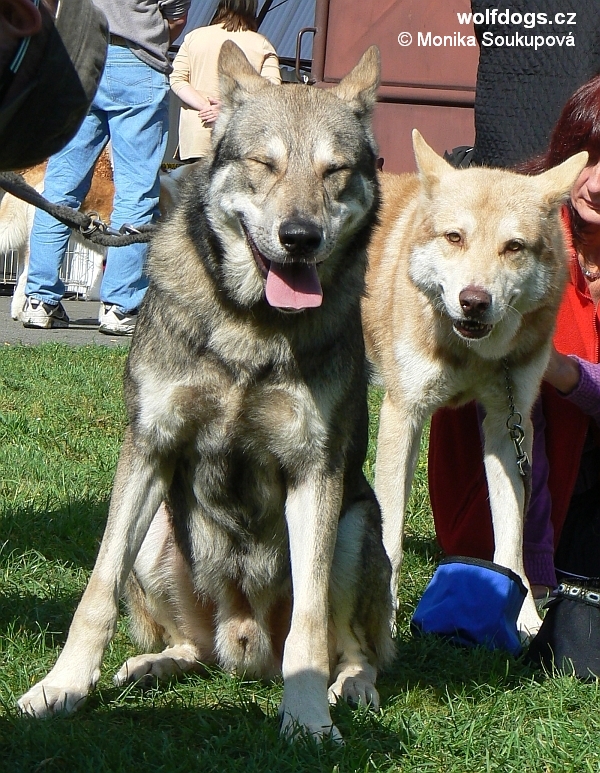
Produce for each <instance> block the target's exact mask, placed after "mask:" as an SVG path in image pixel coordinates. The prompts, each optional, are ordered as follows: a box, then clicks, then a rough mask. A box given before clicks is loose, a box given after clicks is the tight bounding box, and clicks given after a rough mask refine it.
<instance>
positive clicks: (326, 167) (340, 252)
mask: <svg viewBox="0 0 600 773" xmlns="http://www.w3.org/2000/svg"><path fill="white" fill-rule="evenodd" d="M379 69H380V66H379V53H378V51H377V49H376V48H375V47H372V48H370V49H369V50H368V51H367V52H366V53H365V54H364V55H363V57H362V59H361V60H360V62H359V63H358V65H357V66H356V67H355V68H354V69H353V70H352V72H350V73H349V75H347V76H346V77H345V78H344V79H343V80H342V81H341V82H340V84H339V85H338V86H336V87H334V88H332V89H328V90H325V89H314V88H311V87H309V86H303V85H299V84H284V85H281V86H275V85H273V84H271V83H269V82H268V81H266V80H265V79H264V78H261V77H260V76H259V75H258V74H257V73H256V71H255V70H254V68H253V67H252V66H251V65H250V63H249V62H248V60H247V59H246V57H245V56H244V54H243V53H242V52H241V50H240V49H239V48H238V47H237V46H236V45H235V44H233V43H231V42H226V43H225V44H224V45H223V47H222V50H221V54H220V57H219V79H220V89H221V99H222V109H221V114H220V116H219V119H218V121H217V123H216V125H215V128H214V132H213V143H214V158H213V161H212V167H211V175H210V182H209V188H208V191H207V193H208V196H207V207H206V217H207V218H208V221H209V224H210V226H211V229H212V230H213V231H214V232H215V233H216V234H217V237H218V239H219V241H220V242H221V245H222V248H223V252H222V259H221V264H220V266H219V273H220V277H221V281H222V282H223V283H224V285H225V287H226V289H227V291H228V293H229V295H230V296H231V297H232V299H233V300H234V301H235V302H236V303H238V304H240V305H242V306H245V307H248V306H252V305H254V304H257V303H265V302H266V303H268V304H270V306H272V307H275V308H279V309H282V310H288V311H289V310H293V311H301V310H304V309H306V308H310V307H316V306H320V305H321V303H322V299H323V297H324V296H325V298H326V297H327V293H328V287H330V286H331V285H332V284H333V283H335V282H337V280H338V279H339V276H340V274H342V273H343V272H345V271H352V270H354V271H364V265H363V264H364V255H363V252H364V250H363V249H362V246H363V242H364V244H366V240H367V238H368V232H369V231H370V227H371V224H372V222H373V220H374V217H375V214H374V213H375V209H376V204H377V198H378V189H377V180H376V171H375V161H376V147H375V141H374V138H373V133H372V128H371V116H372V111H373V106H374V103H375V97H376V90H377V85H378V82H379ZM363 236H364V238H363ZM350 243H352V249H348V246H349V244H350ZM357 245H358V249H357V248H356V247H357ZM353 263H356V264H357V267H356V268H354V267H353V265H352V264H353ZM358 264H360V265H358Z"/></svg>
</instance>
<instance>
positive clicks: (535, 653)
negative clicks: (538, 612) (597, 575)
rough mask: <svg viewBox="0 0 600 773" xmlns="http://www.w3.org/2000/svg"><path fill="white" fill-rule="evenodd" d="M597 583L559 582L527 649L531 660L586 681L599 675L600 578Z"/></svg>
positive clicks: (548, 669) (552, 671)
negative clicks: (591, 585) (536, 632)
mask: <svg viewBox="0 0 600 773" xmlns="http://www.w3.org/2000/svg"><path fill="white" fill-rule="evenodd" d="M586 582H587V583H589V581H586ZM595 585H596V587H590V585H589V584H583V583H579V584H577V585H575V584H570V583H567V582H563V583H561V584H560V585H559V586H558V589H557V591H556V594H555V596H554V597H553V598H551V599H550V601H549V602H548V603H547V604H546V607H545V608H546V609H547V612H546V616H545V617H544V620H543V622H542V626H541V628H540V630H539V631H538V634H537V636H536V637H535V639H534V640H533V641H532V643H531V645H530V647H529V650H528V652H527V658H528V660H529V661H530V662H532V663H535V664H538V665H541V666H543V667H544V668H545V669H546V670H547V671H548V672H549V673H558V674H566V675H573V676H577V677H579V679H583V680H586V681H587V680H592V679H596V678H597V677H600V589H599V588H600V582H598V580H595Z"/></svg>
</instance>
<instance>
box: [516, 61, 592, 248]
mask: <svg viewBox="0 0 600 773" xmlns="http://www.w3.org/2000/svg"><path fill="white" fill-rule="evenodd" d="M582 150H587V152H588V153H589V154H590V160H591V161H594V160H595V161H597V160H598V159H600V75H596V76H595V77H594V78H592V79H591V80H589V81H588V82H587V83H584V84H583V86H581V87H580V88H578V89H577V91H576V92H575V93H574V94H573V96H572V97H570V99H569V100H568V101H567V103H566V104H565V106H564V108H563V111H562V113H561V114H560V118H559V119H558V121H557V122H556V125H555V127H554V129H553V130H552V135H551V136H550V144H549V145H548V150H547V151H546V152H545V153H544V155H543V156H539V157H538V158H534V159H532V160H531V161H527V162H525V163H523V164H520V165H519V166H518V167H517V171H519V172H523V173H525V174H539V173H541V172H545V171H546V170H547V169H551V168H552V167H553V166H558V164H562V162H563V161H566V160H567V158H570V157H571V156H574V155H575V154H576V153H579V152H580V151H582ZM595 161H594V163H595ZM568 207H569V213H570V216H571V226H572V230H573V239H574V241H575V242H581V241H582V240H583V232H584V230H585V223H584V221H583V220H582V219H581V217H580V216H579V214H578V213H577V212H576V211H575V209H574V208H573V206H572V205H571V203H570V202H568Z"/></svg>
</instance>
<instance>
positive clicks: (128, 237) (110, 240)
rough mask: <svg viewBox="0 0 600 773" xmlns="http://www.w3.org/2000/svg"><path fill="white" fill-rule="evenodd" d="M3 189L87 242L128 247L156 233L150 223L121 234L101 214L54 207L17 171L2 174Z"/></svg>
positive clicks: (127, 228) (126, 228)
mask: <svg viewBox="0 0 600 773" xmlns="http://www.w3.org/2000/svg"><path fill="white" fill-rule="evenodd" d="M0 188H3V189H4V190H5V191H7V192H8V193H10V194H11V195H12V196H16V197H17V198H18V199H22V200H23V201H26V202H27V203H28V204H32V205H33V206H34V207H38V208H39V209H43V210H44V212H47V213H48V214H49V215H52V217H54V218H56V220H60V222H61V223H64V225H66V226H68V227H69V228H71V229H72V230H74V231H78V232H79V233H80V234H81V236H83V237H84V239H87V240H88V241H90V242H93V243H94V244H99V245H101V246H102V247H126V246H127V245H129V244H140V243H144V242H149V241H150V239H151V238H152V234H153V233H154V231H155V230H156V225H155V224H154V223H148V224H147V225H139V226H132V225H129V224H125V225H122V226H121V228H119V230H118V231H117V230H116V229H115V228H111V227H110V226H109V225H108V224H107V223H105V222H104V221H103V220H101V219H100V216H99V215H98V213H97V212H90V213H88V214H85V213H83V212H80V211H79V210H77V209H72V208H71V207H66V206H64V205H63V204H53V203H52V202H51V201H48V199H45V198H44V197H43V196H42V195H41V194H40V193H38V192H37V191H36V190H35V188H32V187H31V185H28V184H27V183H26V182H25V180H24V179H23V177H21V175H20V174H17V173H16V172H2V173H0Z"/></svg>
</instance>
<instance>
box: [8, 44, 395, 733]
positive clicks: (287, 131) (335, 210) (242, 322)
mask: <svg viewBox="0 0 600 773" xmlns="http://www.w3.org/2000/svg"><path fill="white" fill-rule="evenodd" d="M219 68H220V81H221V94H222V99H223V108H222V112H221V116H220V118H219V121H218V122H217V125H216V127H215V130H214V137H213V140H214V158H213V159H212V160H211V161H210V162H209V163H206V164H203V165H201V166H199V167H198V169H197V170H196V171H195V172H193V173H192V174H191V175H190V176H189V179H188V181H187V183H186V185H185V186H184V191H183V195H182V200H181V202H180V204H179V205H178V207H177V208H176V210H175V211H174V212H173V214H172V215H171V216H170V217H169V218H168V219H167V220H166V221H165V223H164V225H163V227H162V228H161V229H160V232H159V233H158V235H157V237H156V239H155V241H154V243H153V244H152V247H151V250H150V256H149V273H150V279H151V282H150V287H149V289H148V293H147V295H146V298H145V300H144V303H143V305H142V308H141V309H140V319H139V322H138V325H137V329H136V333H135V336H134V338H133V341H132V344H131V350H130V354H129V359H128V363H127V369H126V375H125V397H126V402H127V408H128V412H129V418H130V425H129V428H128V430H127V433H126V437H125V442H124V444H123V448H122V451H121V456H120V458H119V464H118V467H117V473H116V477H115V483H114V487H113V495H112V500H111V505H110V511H109V517H108V523H107V526H106V531H105V534H104V538H103V541H102V545H101V547H100V553H99V556H98V560H97V562H96V566H95V568H94V571H93V574H92V577H91V579H90V582H89V585H88V587H87V589H86V591H85V594H84V596H83V599H82V601H81V603H80V605H79V608H78V609H77V611H76V613H75V617H74V619H73V623H72V625H71V629H70V631H69V636H68V639H67V642H66V644H65V647H64V650H63V651H62V653H61V655H60V657H59V659H58V661H57V663H56V665H55V666H54V668H53V669H52V671H51V672H50V673H49V674H48V676H46V677H45V678H44V679H43V680H42V681H41V682H40V683H39V684H37V685H36V686H34V687H33V688H32V689H31V690H30V691H29V692H28V693H27V694H26V695H24V696H23V697H22V698H21V700H20V702H19V705H20V706H21V709H22V710H23V711H24V712H27V713H28V714H31V715H34V716H48V715H52V714H54V713H57V712H60V711H73V710H75V709H76V708H77V706H78V705H79V704H80V703H81V702H82V701H83V700H84V699H85V697H86V695H87V694H88V692H89V690H90V689H91V688H92V687H93V686H94V685H95V684H96V683H97V681H98V678H99V675H100V663H101V660H102V654H103V652H104V649H105V647H106V646H107V645H108V642H109V641H110V639H111V637H112V635H113V632H114V629H115V625H116V620H117V613H118V607H117V604H118V598H119V596H120V594H121V593H122V591H123V590H124V589H125V585H126V583H127V600H128V603H129V608H130V613H131V617H132V623H133V632H134V635H135V638H136V639H137V641H138V643H139V644H140V646H141V647H142V648H143V649H142V652H144V653H145V654H143V655H139V656H137V657H133V658H130V660H128V661H127V663H125V664H124V666H123V667H122V668H121V670H120V671H119V672H118V674H117V676H116V682H117V683H118V684H123V683H125V682H128V681H139V680H143V681H144V680H146V679H147V678H148V679H161V678H168V677H169V676H172V675H175V674H179V673H181V672H184V671H192V670H201V669H202V663H218V664H219V665H221V666H223V667H224V668H228V669H229V668H232V669H236V670H238V671H239V672H241V673H247V674H248V675H252V676H254V677H270V676H271V675H273V674H274V673H276V672H277V671H278V670H279V669H282V670H283V678H284V693H283V701H282V705H281V716H282V728H283V732H284V733H286V734H287V735H293V734H294V733H295V732H296V731H300V732H305V733H309V734H313V735H314V736H316V737H317V738H319V737H321V736H322V735H323V734H331V735H332V736H333V737H334V738H336V737H339V734H338V731H337V730H336V728H335V727H333V726H332V723H331V716H330V712H329V706H328V688H329V700H330V701H335V700H337V699H338V698H343V699H345V700H348V701H350V702H352V703H356V702H364V703H371V704H374V705H377V702H378V696H377V691H376V689H375V678H376V674H377V669H378V667H379V666H381V665H382V664H383V663H385V661H386V660H388V659H389V658H390V657H391V655H392V653H393V646H392V640H391V636H390V632H389V624H388V623H389V617H390V615H391V613H392V599H391V597H390V592H389V588H390V577H391V567H390V563H389V561H388V559H387V556H386V553H385V550H384V548H383V543H382V535H381V514H380V511H379V507H378V504H377V500H376V498H375V495H374V493H373V491H372V490H371V488H370V487H369V485H368V483H367V481H366V480H365V478H364V475H363V473H362V464H363V461H364V455H365V451H366V441H367V436H366V429H367V402H366V388H367V374H366V368H365V355H364V343H363V335H362V327H361V318H360V298H361V295H362V292H363V290H364V275H365V269H366V257H367V244H368V240H369V237H370V234H371V230H372V226H373V224H374V222H375V213H376V208H377V204H378V198H379V192H378V179H377V173H376V171H375V161H376V151H375V145H374V141H373V136H372V132H371V112H372V108H373V105H374V102H375V94H376V89H377V84H378V77H379V56H378V53H377V50H376V49H374V48H372V49H369V51H368V52H367V53H366V54H365V55H364V56H363V58H362V59H361V61H360V62H359V64H358V65H357V66H356V68H355V69H354V70H353V71H352V72H351V73H350V74H349V75H348V76H347V77H346V78H345V79H343V80H342V81H341V83H340V84H339V85H338V86H336V87H334V88H333V89H331V90H330V91H322V90H320V89H311V88H306V87H304V86H300V85H292V86H287V85H286V86H273V85H271V84H270V83H268V81H266V80H265V79H264V78H261V77H260V76H259V75H258V74H257V73H256V72H255V71H254V69H253V68H252V67H251V65H250V64H249V62H248V60H247V59H246V58H245V57H244V55H243V54H242V53H241V51H240V50H239V49H238V48H237V46H235V45H234V44H233V43H229V42H228V43H225V45H224V46H223V48H222V50H221V55H220V58H219Z"/></svg>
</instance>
